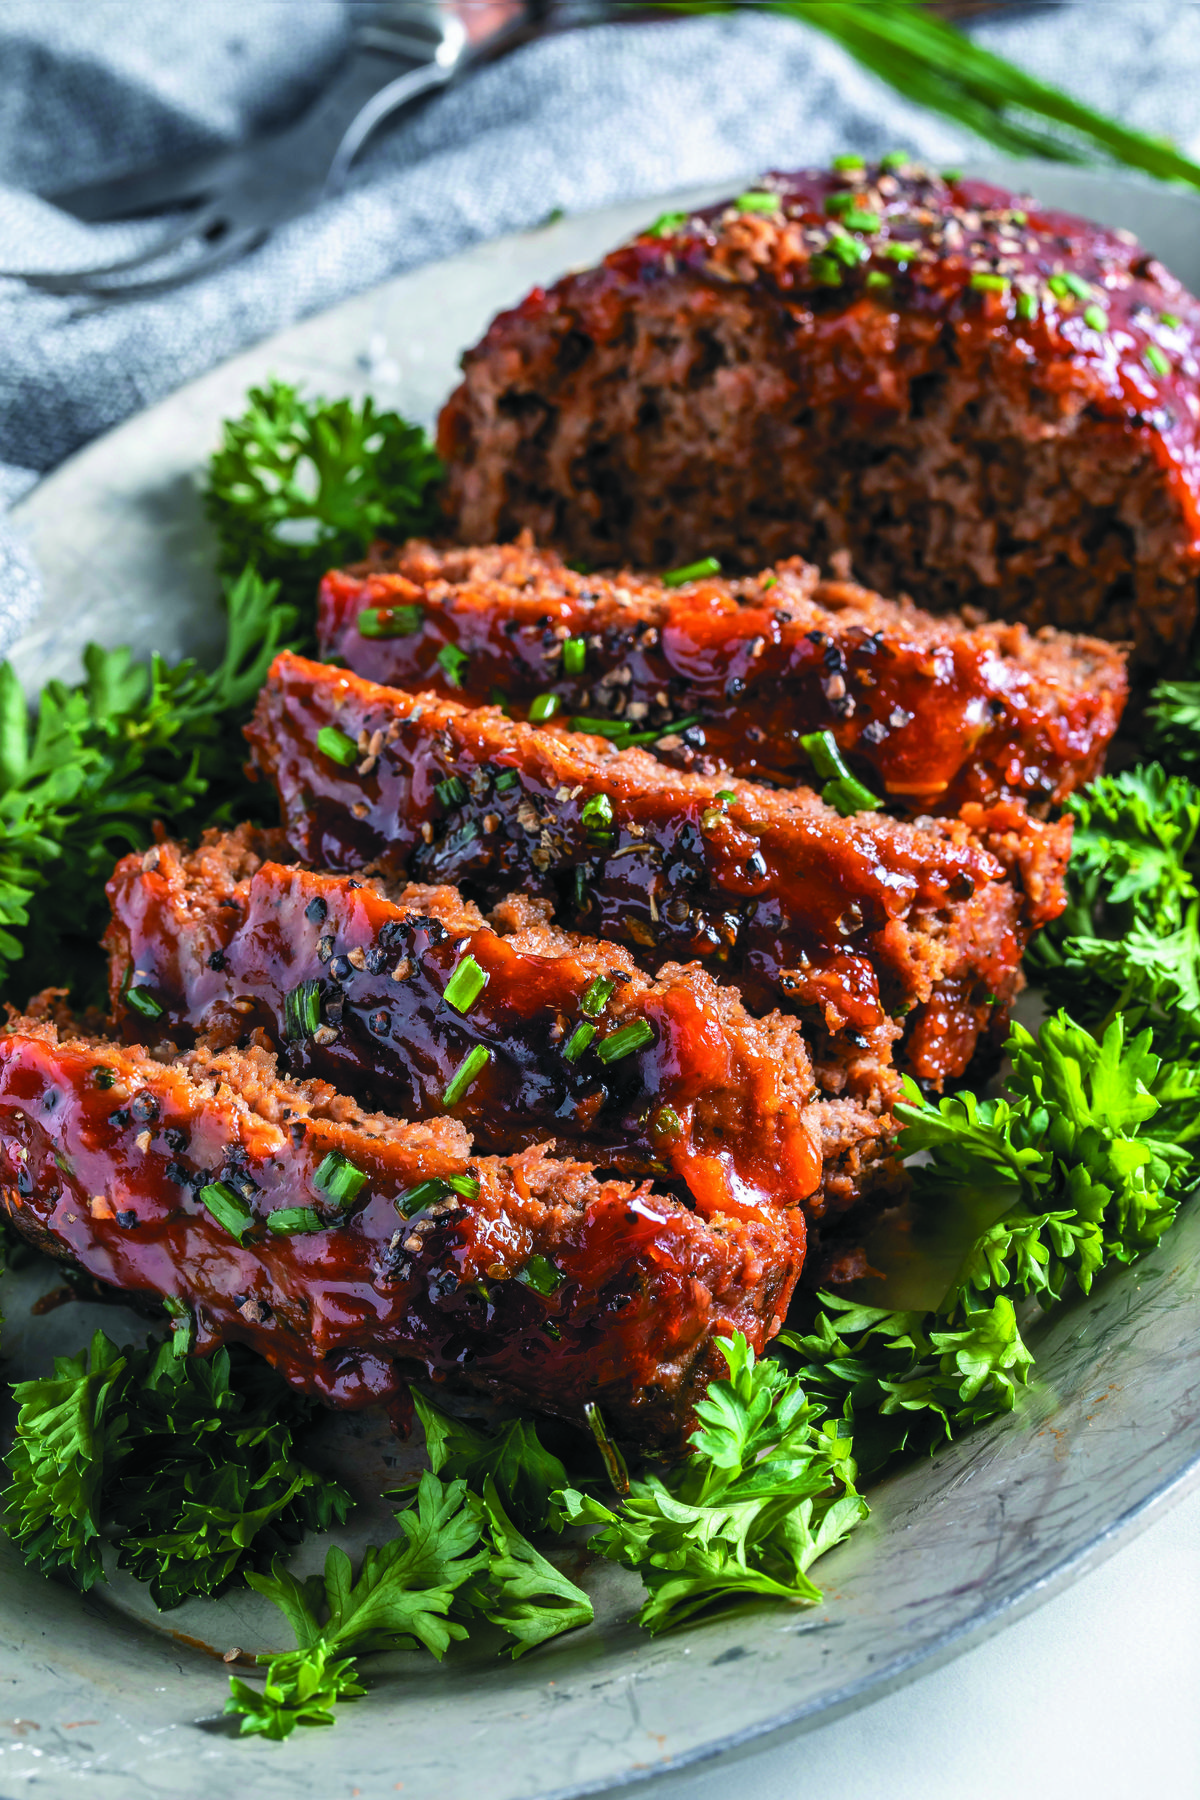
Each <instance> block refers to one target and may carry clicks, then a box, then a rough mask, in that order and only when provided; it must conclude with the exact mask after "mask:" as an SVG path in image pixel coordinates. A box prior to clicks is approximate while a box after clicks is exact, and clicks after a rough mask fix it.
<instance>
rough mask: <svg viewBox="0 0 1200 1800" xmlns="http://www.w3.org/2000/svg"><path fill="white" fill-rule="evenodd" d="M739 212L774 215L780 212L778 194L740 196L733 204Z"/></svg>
mask: <svg viewBox="0 0 1200 1800" xmlns="http://www.w3.org/2000/svg"><path fill="white" fill-rule="evenodd" d="M733 204H734V205H735V206H736V207H737V209H738V211H739V212H749V213H773V212H778V211H779V210H780V200H779V195H778V194H761V193H757V192H755V193H750V194H739V195H738V197H737V199H736V200H735V201H734V203H733Z"/></svg>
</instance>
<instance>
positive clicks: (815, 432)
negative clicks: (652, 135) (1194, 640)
mask: <svg viewBox="0 0 1200 1800" xmlns="http://www.w3.org/2000/svg"><path fill="white" fill-rule="evenodd" d="M1198 326H1200V304H1198V303H1197V301H1195V300H1194V299H1193V298H1192V296H1191V295H1190V294H1188V293H1187V292H1186V291H1185V290H1184V289H1183V288H1182V287H1181V285H1180V283H1179V282H1178V281H1177V280H1176V279H1175V278H1174V277H1173V276H1172V275H1170V274H1169V273H1168V272H1167V270H1166V269H1164V268H1163V266H1162V264H1161V263H1159V262H1157V261H1156V260H1155V259H1154V258H1153V257H1152V256H1149V255H1148V254H1147V253H1146V251H1145V250H1143V249H1142V248H1140V246H1139V245H1138V244H1137V242H1136V241H1135V240H1134V238H1133V237H1132V236H1131V234H1130V233H1128V232H1126V231H1120V230H1109V229H1106V228H1104V227H1101V226H1098V225H1094V224H1089V223H1088V222H1087V221H1086V220H1084V219H1079V218H1075V217H1073V216H1071V215H1069V214H1066V213H1061V212H1053V211H1049V210H1047V209H1046V208H1044V207H1042V206H1039V205H1038V204H1036V202H1034V201H1032V200H1030V199H1028V198H1016V197H1014V196H1013V195H1012V194H1009V193H1007V192H1005V191H1004V190H1002V189H1000V188H997V187H992V186H989V185H986V184H984V183H982V182H977V181H965V180H957V179H953V180H943V179H941V178H939V177H938V176H936V175H933V174H930V173H929V172H928V171H927V170H925V169H923V168H920V167H918V166H916V165H915V164H912V163H908V162H906V161H905V159H904V158H903V157H894V158H889V159H887V160H886V161H885V162H884V163H883V164H879V165H873V166H870V167H867V166H864V165H863V164H862V163H861V162H859V161H857V160H856V159H853V158H840V159H839V163H838V167H837V169H836V170H834V171H833V172H827V171H820V170H804V171H801V172H799V173H796V174H771V175H768V176H766V177H765V178H764V179H763V180H762V181H761V182H759V183H758V184H756V186H755V188H754V189H753V190H752V191H750V192H747V193H745V194H742V195H739V196H737V197H736V198H734V199H732V200H730V201H729V202H728V203H726V204H723V205H720V206H715V207H710V208H707V209H705V210H703V211H701V212H698V213H694V214H690V215H685V214H681V213H680V214H673V215H667V216H665V217H663V218H662V219H660V220H658V221H657V222H656V223H655V224H654V225H652V226H651V227H650V228H649V229H647V230H645V231H643V232H642V233H641V234H640V236H638V237H637V238H635V239H634V240H633V242H632V243H629V244H626V245H624V246H622V247H621V248H620V249H618V250H615V251H614V252H613V253H612V254H611V255H610V256H607V257H606V258H605V259H604V261H603V263H601V264H600V266H599V267H598V268H593V269H589V270H585V271H583V272H581V273H575V274H571V275H568V276H567V277H566V278H565V279H564V280H562V281H559V282H558V283H556V285H555V286H553V287H551V288H550V289H548V290H543V289H541V288H535V289H534V290H533V292H532V293H530V294H529V295H528V296H527V298H526V299H525V300H523V301H522V303H521V304H520V305H519V306H517V307H516V308H515V309H514V310H512V311H510V312H506V313H502V314H501V315H500V316H499V317H498V318H497V319H496V320H495V321H494V322H493V324H492V325H491V327H490V328H489V330H488V332H487V334H486V336H485V337H484V338H483V340H482V342H481V343H479V344H478V345H477V346H476V347H475V348H474V349H472V350H470V351H468V352H467V354H466V356H465V357H464V359H463V371H464V379H463V382H462V384H461V386H460V387H459V388H458V389H457V390H456V392H455V393H454V394H453V395H452V396H451V398H450V400H449V401H448V402H447V404H446V407H445V409H444V411H443V413H442V416H441V422H440V427H439V434H438V437H439V446H440V449H441V452H442V455H443V457H444V458H445V460H446V462H447V463H448V465H449V471H450V473H449V485H448V494H447V498H448V507H449V510H450V513H451V515H452V518H453V520H454V523H455V529H456V531H457V533H458V535H459V537H460V539H461V541H462V542H464V543H487V542H491V541H493V540H496V539H504V538H508V537H511V536H513V535H514V534H515V533H516V532H518V531H519V530H521V529H522V528H523V527H525V526H528V527H529V528H530V529H532V530H533V531H534V532H535V533H536V535H537V537H538V538H539V540H542V541H544V542H547V543H552V544H555V545H556V546H557V547H558V548H560V549H562V550H563V551H564V552H565V553H567V554H569V555H570V556H572V557H573V558H583V559H586V561H587V562H589V563H591V564H592V565H594V566H604V565H609V564H613V563H617V562H625V561H628V562H631V563H634V564H637V565H641V566H643V567H666V568H671V567H673V566H674V565H676V564H687V563H691V562H692V561H693V560H694V559H695V558H697V557H701V556H706V555H713V556H716V557H718V558H720V559H721V561H722V562H723V563H724V564H725V566H726V567H727V568H731V569H733V568H738V569H748V570H754V569H758V568H761V567H762V565H763V563H764V562H766V561H774V560H776V559H778V558H780V557H786V556H791V555H793V554H796V553H797V552H798V553H800V554H803V555H805V556H810V557H812V558H813V559H814V560H817V561H821V562H824V561H826V560H827V559H828V558H829V556H830V555H831V553H832V552H834V551H836V550H838V549H840V548H848V549H849V550H851V551H852V553H853V558H854V567H855V569H856V571H857V572H858V574H859V576H860V578H861V579H862V580H864V581H865V582H867V583H868V584H869V585H871V586H872V587H875V588H878V589H879V590H880V591H881V592H882V593H886V594H895V593H899V592H911V593H913V594H915V595H916V596H917V597H918V598H919V600H920V602H921V604H922V605H923V606H927V607H930V608H932V609H935V610H937V609H951V608H955V607H958V606H960V605H962V604H963V603H968V604H970V605H973V606H980V607H982V608H983V609H984V611H985V612H986V613H988V614H989V615H992V616H994V617H999V618H1005V619H1020V620H1023V621H1024V622H1025V623H1026V624H1028V625H1030V626H1034V627H1038V626H1041V625H1044V624H1048V623H1049V624H1055V625H1061V626H1066V627H1068V628H1071V629H1082V630H1087V631H1092V632H1095V633H1097V634H1098V635H1100V636H1102V637H1105V638H1110V639H1135V640H1136V643H1137V648H1138V654H1139V656H1140V657H1141V658H1142V659H1143V660H1145V661H1148V662H1158V661H1161V660H1162V659H1163V658H1164V657H1166V656H1169V655H1170V654H1171V653H1172V652H1175V653H1178V652H1180V651H1182V650H1183V648H1184V646H1185V645H1186V643H1187V640H1188V638H1189V636H1190V633H1191V631H1192V627H1193V624H1194V622H1195V618H1196V581H1197V572H1198V570H1200V454H1198V452H1200V392H1198V386H1197V383H1198V376H1200V370H1198V366H1197V351H1196V341H1197V328H1198Z"/></svg>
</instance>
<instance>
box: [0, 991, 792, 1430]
mask: <svg viewBox="0 0 1200 1800" xmlns="http://www.w3.org/2000/svg"><path fill="white" fill-rule="evenodd" d="M453 1184H456V1185H453ZM0 1205H2V1206H3V1210H4V1213H5V1216H6V1217H7V1218H8V1219H9V1220H10V1221H11V1223H12V1224H13V1225H14V1226H15V1227H16V1229H17V1230H18V1231H19V1232H20V1233H21V1234H22V1235H23V1236H25V1237H27V1238H28V1239H29V1240H30V1241H31V1242H33V1243H35V1244H37V1245H38V1247H39V1248H41V1249H43V1250H45V1251H48V1252H49V1253H50V1254H52V1255H55V1256H58V1257H61V1258H64V1259H66V1260H68V1261H70V1262H71V1263H73V1264H74V1265H75V1266H76V1267H78V1268H80V1269H83V1270H84V1271H86V1272H87V1273H88V1274H89V1275H91V1276H92V1277H94V1278H95V1279H96V1280H98V1281H100V1282H103V1283H107V1284H109V1285H110V1286H112V1287H113V1288H116V1289H118V1290H120V1291H123V1292H125V1293H128V1294H130V1295H131V1296H139V1297H141V1298H142V1299H143V1300H145V1299H147V1298H152V1297H154V1296H160V1297H162V1298H163V1299H164V1300H169V1301H170V1302H171V1303H172V1309H173V1310H177V1308H178V1307H179V1306H183V1307H186V1308H187V1309H188V1311H189V1312H190V1314H191V1316H192V1320H193V1325H194V1342H195V1346H196V1349H197V1350H198V1351H199V1352H200V1353H204V1352H206V1351H209V1350H211V1349H212V1348H213V1347H214V1346H215V1345H217V1344H218V1343H222V1342H226V1341H236V1342H241V1343H245V1344H248V1345H249V1346H250V1347H251V1348H252V1349H254V1350H256V1351H258V1352H259V1353H261V1354H262V1355H263V1356H265V1357H266V1358H267V1359H268V1361H270V1362H271V1363H273V1364H274V1365H275V1367H276V1368H278V1369H279V1370H280V1372H281V1373H282V1374H283V1375H284V1376H285V1377H286V1378H287V1379H288V1381H290V1382H291V1383H292V1384H293V1385H295V1386H296V1387H299V1388H303V1389H304V1390H306V1391H309V1392H312V1393H315V1394H317V1395H319V1396H320V1397H321V1398H322V1399H324V1400H325V1401H327V1402H328V1403H330V1404H332V1405H334V1406H342V1407H354V1406H362V1405H367V1404H370V1403H373V1402H376V1401H386V1400H388V1399H389V1398H392V1397H394V1396H396V1395H397V1393H398V1392H400V1391H401V1389H402V1387H403V1385H404V1382H405V1379H406V1377H408V1376H413V1375H418V1376H424V1377H426V1378H431V1379H433V1380H435V1381H445V1382H449V1383H454V1384H458V1385H465V1386H467V1387H473V1388H477V1389H482V1390H484V1391H486V1392H490V1393H493V1394H496V1395H499V1396H503V1397H504V1398H507V1399H513V1400H517V1401H519V1402H521V1403H522V1404H525V1405H529V1406H533V1407H536V1408H539V1409H541V1410H544V1411H546V1412H550V1413H555V1414H558V1415H560V1416H562V1417H565V1418H568V1419H573V1420H575V1421H582V1420H583V1416H584V1415H583V1408H584V1404H585V1402H586V1401H588V1400H596V1401H598V1402H599V1403H600V1404H601V1405H602V1407H603V1408H604V1412H605V1417H606V1418H607V1419H609V1420H610V1422H611V1423H612V1424H613V1426H614V1429H616V1430H617V1431H618V1432H619V1433H621V1434H622V1435H624V1436H626V1437H628V1438H629V1439H630V1440H632V1441H634V1442H637V1443H639V1444H642V1445H644V1446H645V1447H647V1448H650V1449H655V1450H661V1449H663V1448H664V1447H665V1448H668V1449H674V1448H678V1447H680V1446H681V1444H682V1442H683V1440H684V1439H685V1437H686V1434H687V1431H688V1429H689V1428H690V1425H691V1423H692V1408H693V1404H694V1401H695V1399H696V1398H697V1397H698V1395H699V1394H700V1393H701V1392H702V1391H703V1387H704V1385H705V1383H706V1382H707V1380H708V1379H709V1378H710V1377H711V1375H712V1374H713V1373H714V1372H715V1371H717V1370H718V1369H719V1368H720V1366H721V1358H720V1352H719V1351H718V1350H717V1348H716V1346H715V1343H714V1339H715V1338H717V1337H719V1336H722V1335H728V1334H729V1333H731V1332H733V1331H743V1332H745V1333H746V1335H747V1337H748V1338H749V1339H750V1341H751V1342H752V1343H753V1344H754V1345H755V1346H756V1347H757V1348H758V1349H761V1348H762V1347H763V1345H764V1344H765V1343H766V1342H767V1340H768V1339H769V1338H770V1337H771V1336H773V1335H774V1333H775V1332H776V1331H778V1329H779V1326H780V1324H781V1322H782V1319H783V1316H784V1313H785V1312H786V1309H787V1304H788V1300H789V1298H790V1295H791V1292H792V1289H793V1287H794V1285H795V1282H796V1278H797V1276H798V1274H799V1272H800V1267H801V1264H802V1262H803V1256H804V1222H803V1217H802V1215H801V1214H800V1213H799V1212H798V1211H793V1212H790V1213H787V1214H781V1215H780V1216H779V1218H778V1219H777V1220H774V1221H763V1220H740V1219H716V1220H711V1221H706V1220H702V1219H700V1218H698V1217H697V1216H696V1215H695V1214H694V1213H692V1212H690V1211H689V1210H688V1208H686V1207H685V1206H682V1205H680V1204H679V1202H678V1201H676V1200H672V1199H670V1198H668V1197H666V1196H664V1195H662V1194H660V1193H656V1192H655V1191H654V1189H653V1188H652V1187H651V1185H650V1184H649V1183H648V1182H643V1183H641V1184H640V1185H633V1184H630V1183H628V1182H617V1181H604V1180H601V1179H598V1178H597V1177H596V1175H595V1174H594V1172H593V1171H592V1169H591V1168H590V1167H589V1166H588V1165H587V1164H585V1163H580V1162H568V1161H559V1160H556V1159H554V1158H552V1157H550V1156H548V1155H547V1154H546V1151H545V1148H544V1147H537V1146H535V1147H532V1148H530V1149H529V1150H527V1151H525V1152H523V1153H522V1154H521V1155H519V1156H516V1157H511V1158H495V1157H476V1156H474V1155H473V1153H472V1148H471V1141H470V1138H469V1137H468V1135H467V1133H466V1132H465V1131H464V1130H463V1128H462V1126H461V1125H460V1124H458V1122H457V1121H455V1120H446V1119H443V1120H439V1121H436V1122H433V1123H430V1124H405V1123H403V1122H400V1121H398V1120H395V1119H392V1118H388V1117H386V1116H384V1115H382V1114H373V1113H367V1112H364V1111H362V1110H361V1109H360V1108H359V1107H358V1106H357V1105H356V1104H355V1103H354V1102H353V1101H352V1100H350V1099H348V1098H347V1097H346V1096H345V1095H341V1094H338V1093H337V1092H335V1090H334V1089H333V1088H331V1087H330V1086H329V1085H328V1083H325V1082H319V1081H311V1082H291V1081H288V1080H285V1079H283V1078H281V1077H280V1076H279V1074H278V1071H277V1069H276V1065H275V1060H274V1058H273V1057H271V1056H270V1055H268V1054H267V1053H266V1052H264V1051H261V1050H250V1051H236V1050H228V1051H223V1052H221V1053H219V1054H213V1053H211V1052H208V1051H204V1050H197V1051H194V1052H192V1053H190V1054H189V1055H186V1056H182V1057H179V1058H176V1059H173V1060H171V1061H168V1062H160V1061H158V1060H157V1059H156V1058H155V1057H153V1056H151V1055H149V1054H148V1053H147V1052H146V1051H145V1050H144V1049H142V1048H141V1047H139V1046H126V1045H121V1044H117V1043H113V1042H110V1041H106V1040H104V1039H97V1038H82V1037H63V1036H60V1034H59V1032H58V1030H56V1028H55V1027H54V1026H52V1025H50V1024H48V1023H45V1022H39V1021H36V1020H29V1019H17V1020H15V1021H14V1022H13V1024H12V1025H11V1026H10V1029H9V1030H8V1031H7V1032H6V1033H4V1034H2V1035H0Z"/></svg>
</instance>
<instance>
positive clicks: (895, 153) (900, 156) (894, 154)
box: [879, 150, 912, 174]
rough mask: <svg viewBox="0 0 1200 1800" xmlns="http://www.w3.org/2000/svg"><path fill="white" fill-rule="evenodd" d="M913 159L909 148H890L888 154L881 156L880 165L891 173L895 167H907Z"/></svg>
mask: <svg viewBox="0 0 1200 1800" xmlns="http://www.w3.org/2000/svg"><path fill="white" fill-rule="evenodd" d="M911 161H912V157H911V156H910V155H909V153H908V151H907V150H889V151H888V153H887V155H886V156H881V157H880V159H879V166H880V168H881V169H886V170H887V171H888V172H889V174H890V173H891V172H892V171H893V170H895V169H907V167H908V165H909V163H910V162H911Z"/></svg>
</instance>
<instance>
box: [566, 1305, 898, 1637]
mask: <svg viewBox="0 0 1200 1800" xmlns="http://www.w3.org/2000/svg"><path fill="white" fill-rule="evenodd" d="M718 1344H719V1347H720V1350H721V1352H722V1354H723V1356H724V1358H725V1361H726V1362H727V1364H728V1366H729V1375H728V1378H727V1379H725V1380H719V1381H713V1382H711V1383H710V1385H709V1388H708V1392H707V1394H706V1396H705V1397H704V1399H703V1400H700V1401H699V1402H698V1403H697V1406H696V1415H697V1417H698V1419H699V1420H700V1424H699V1428H698V1429H697V1430H696V1431H695V1432H694V1433H693V1435H692V1440H691V1442H692V1448H693V1454H692V1455H691V1456H690V1457H689V1458H688V1459H687V1460H686V1461H684V1462H682V1463H679V1464H677V1465H676V1466H675V1467H673V1468H671V1469H668V1470H666V1471H665V1472H664V1473H663V1474H654V1473H649V1474H647V1475H645V1476H644V1477H642V1478H640V1479H637V1480H634V1481H633V1482H632V1483H631V1484H630V1491H629V1493H628V1495H626V1496H625V1497H624V1498H622V1499H621V1500H620V1501H619V1502H618V1504H617V1506H616V1507H615V1508H614V1507H609V1506H606V1505H605V1504H604V1503H603V1502H602V1501H600V1500H597V1499H595V1498H594V1497H593V1496H592V1495H590V1494H585V1493H582V1492H581V1491H580V1490H579V1489H578V1488H567V1489H565V1490H564V1491H563V1493H562V1494H561V1495H560V1496H559V1500H558V1505H559V1519H560V1523H561V1524H562V1525H598V1526H599V1527H600V1529H599V1530H598V1531H597V1532H596V1533H595V1535H594V1536H593V1537H592V1538H591V1539H590V1540H589V1546H588V1547H589V1549H591V1550H592V1551H593V1552H596V1553H598V1554H599V1555H601V1556H605V1557H608V1558H609V1559H610V1560H612V1561H614V1562H619V1563H623V1564H624V1565H625V1567H626V1568H630V1569H636V1570H637V1571H638V1573H639V1574H640V1575H641V1578H642V1581H643V1583H644V1585H645V1588H646V1600H645V1602H644V1603H643V1605H642V1609H641V1611H640V1612H639V1614H638V1622H639V1624H641V1625H643V1626H645V1628H646V1629H647V1630H648V1631H653V1632H659V1631H665V1630H667V1629H668V1628H669V1627H671V1626H674V1625H680V1624H682V1623H683V1622H684V1621H685V1620H688V1619H692V1618H695V1617H696V1616H697V1615H698V1614H700V1613H705V1612H709V1611H711V1610H713V1609H714V1608H716V1607H723V1606H728V1605H729V1604H731V1603H738V1602H742V1603H744V1602H746V1601H748V1600H751V1599H754V1598H768V1599H773V1600H786V1601H790V1602H791V1603H792V1604H793V1605H795V1604H798V1603H808V1604H812V1603H814V1602H816V1601H818V1600H820V1598H821V1590H820V1589H819V1588H818V1587H817V1586H816V1585H815V1584H814V1583H813V1582H812V1581H811V1580H810V1579H809V1577H808V1574H807V1571H808V1569H809V1567H810V1565H811V1564H812V1563H813V1562H815V1561H816V1559H817V1557H819V1556H821V1555H823V1554H824V1552H825V1551H826V1550H829V1549H832V1547H833V1546H834V1545H835V1544H837V1543H840V1542H841V1540H842V1539H843V1538H844V1537H845V1536H846V1535H847V1533H848V1532H850V1531H851V1530H852V1529H853V1527H854V1526H855V1525H856V1524H857V1523H858V1522H859V1520H860V1519H863V1518H865V1517H866V1512H867V1508H866V1502H865V1501H864V1500H863V1499H862V1497H861V1495H860V1494H859V1493H858V1492H857V1490H856V1488H855V1485H854V1480H855V1466H854V1461H853V1452H852V1448H851V1442H850V1434H849V1431H848V1430H846V1429H844V1427H843V1422H842V1421H841V1420H840V1419H836V1418H835V1419H832V1420H830V1419H826V1418H825V1417H824V1411H825V1409H824V1408H823V1407H822V1406H820V1405H814V1404H813V1403H812V1402H811V1401H810V1400H809V1399H808V1397H807V1395H806V1394H805V1392H804V1390H803V1388H802V1387H801V1385H800V1382H799V1380H798V1379H797V1377H795V1376H794V1375H789V1374H788V1373H787V1371H786V1370H785V1369H784V1368H783V1366H782V1364H781V1363H779V1362H778V1361H776V1360H775V1359H774V1358H772V1357H765V1358H762V1359H757V1360H756V1358H755V1355H754V1351H753V1349H752V1348H751V1346H750V1345H749V1344H748V1343H747V1341H746V1339H745V1338H744V1337H743V1336H742V1334H741V1333H740V1332H739V1333H737V1334H736V1335H735V1336H734V1337H733V1338H721V1339H718Z"/></svg>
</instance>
